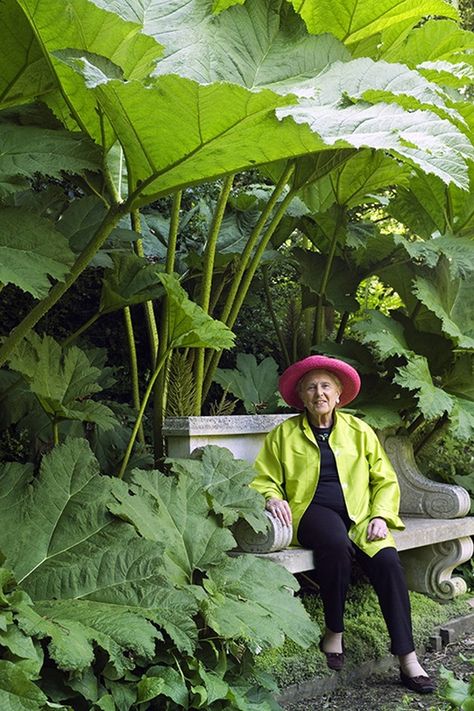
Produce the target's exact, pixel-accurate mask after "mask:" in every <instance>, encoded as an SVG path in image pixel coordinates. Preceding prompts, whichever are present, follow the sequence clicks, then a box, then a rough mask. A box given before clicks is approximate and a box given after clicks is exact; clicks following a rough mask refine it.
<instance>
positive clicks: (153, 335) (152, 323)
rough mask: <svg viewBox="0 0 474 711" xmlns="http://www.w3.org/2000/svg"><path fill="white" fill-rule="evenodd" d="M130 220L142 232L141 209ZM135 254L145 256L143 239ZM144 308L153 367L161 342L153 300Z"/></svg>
mask: <svg viewBox="0 0 474 711" xmlns="http://www.w3.org/2000/svg"><path fill="white" fill-rule="evenodd" d="M130 221H131V225H132V230H133V231H134V232H136V233H137V234H141V233H142V223H141V219H140V211H139V210H132V212H131V214H130ZM135 254H137V255H138V256H139V257H144V256H145V253H144V250H143V240H142V239H137V241H136V242H135ZM143 308H144V310H145V318H146V325H147V331H148V343H149V347H150V358H151V367H152V369H153V368H154V367H155V365H156V358H157V354H158V344H159V337H158V327H157V325H156V318H155V312H154V310H153V301H150V300H147V301H145V303H144V304H143Z"/></svg>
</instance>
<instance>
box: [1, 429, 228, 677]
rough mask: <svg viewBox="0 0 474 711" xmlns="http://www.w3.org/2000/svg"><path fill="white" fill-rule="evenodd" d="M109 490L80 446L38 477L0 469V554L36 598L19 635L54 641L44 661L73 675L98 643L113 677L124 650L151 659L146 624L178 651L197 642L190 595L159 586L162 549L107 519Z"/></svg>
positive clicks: (152, 635)
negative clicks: (1, 509) (0, 509)
mask: <svg viewBox="0 0 474 711" xmlns="http://www.w3.org/2000/svg"><path fill="white" fill-rule="evenodd" d="M115 487H120V490H121V489H122V488H123V485H122V486H121V485H120V482H118V481H117V480H116V479H111V478H109V477H106V476H101V475H100V474H99V471H98V465H97V461H96V460H95V458H94V457H93V455H92V453H91V451H90V449H89V447H88V445H87V443H86V442H85V441H84V440H70V441H69V442H68V443H67V444H65V445H61V446H58V447H56V448H55V449H54V451H53V452H52V453H51V454H50V455H48V456H47V457H45V458H44V459H43V462H42V465H41V470H40V473H39V476H38V477H37V478H35V479H32V478H31V471H30V469H29V468H24V471H21V468H20V467H19V466H15V465H4V466H3V467H2V468H1V469H0V492H1V494H2V505H3V504H4V505H5V506H6V507H7V508H6V509H5V511H8V516H7V515H6V516H5V517H4V522H5V525H4V526H2V528H1V531H0V550H2V551H3V553H4V554H5V555H6V556H7V560H8V563H9V565H10V566H11V567H12V569H13V570H14V571H15V574H16V577H17V578H18V579H19V580H20V581H21V583H22V585H23V587H24V588H25V589H26V590H27V591H28V592H29V593H30V594H31V596H32V598H34V599H35V600H36V607H35V609H34V610H32V609H31V607H30V606H22V609H21V614H20V622H21V626H22V629H24V630H25V631H28V632H29V633H30V634H32V635H35V636H39V637H49V638H51V643H50V653H51V654H52V656H53V657H54V659H56V661H57V662H58V664H59V665H60V666H63V667H67V668H69V669H71V668H74V669H79V668H84V667H85V665H86V664H88V663H89V662H90V659H91V658H92V657H93V644H94V641H95V642H97V644H99V645H100V646H101V647H102V648H103V649H105V650H107V651H108V653H109V654H110V655H111V657H113V659H114V663H115V665H116V667H117V669H122V670H124V669H125V668H126V667H127V666H129V664H128V662H127V654H128V652H127V650H129V649H130V645H132V647H133V648H134V649H135V652H136V653H137V654H144V655H145V656H148V657H150V655H152V654H153V653H154V643H153V640H154V639H157V638H158V637H159V633H158V632H157V630H156V629H155V628H154V626H153V625H152V624H150V623H154V624H155V625H158V626H160V627H162V628H163V629H165V630H166V631H167V633H168V634H169V635H170V637H171V638H172V639H173V640H174V641H175V642H176V645H177V646H178V648H179V649H181V650H186V651H187V652H189V653H191V652H192V648H193V645H194V643H195V639H196V634H197V633H196V627H195V624H194V622H193V619H192V618H193V615H194V614H195V612H196V602H195V600H194V598H193V596H192V595H191V594H190V593H189V592H188V591H182V592H180V591H176V590H173V589H172V588H171V587H170V586H169V585H168V583H167V582H166V580H165V579H164V578H163V573H164V569H163V568H162V565H161V563H162V552H163V550H162V546H160V545H159V544H158V543H156V542H153V543H151V542H150V541H146V540H144V539H141V538H139V537H138V536H137V535H136V533H135V531H134V528H133V527H132V526H130V525H129V524H127V523H125V522H122V521H120V520H118V519H116V518H114V517H113V516H112V515H111V514H110V513H108V510H107V505H108V504H113V502H114V497H113V490H114V489H115ZM229 535H230V534H229ZM79 603H80V604H79ZM65 629H66V631H65ZM68 638H69V641H68ZM72 640H74V642H72ZM87 659H89V662H88V661H87Z"/></svg>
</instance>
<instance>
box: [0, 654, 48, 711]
mask: <svg viewBox="0 0 474 711" xmlns="http://www.w3.org/2000/svg"><path fill="white" fill-rule="evenodd" d="M46 702H47V697H46V696H45V694H43V692H42V691H41V689H40V688H39V687H38V686H37V685H36V684H34V683H33V681H31V679H30V678H28V676H27V675H26V674H25V672H24V671H23V670H22V669H20V668H18V665H17V664H15V663H14V662H9V661H7V660H6V659H0V704H1V707H2V709H5V711H42V709H44V708H45V704H46Z"/></svg>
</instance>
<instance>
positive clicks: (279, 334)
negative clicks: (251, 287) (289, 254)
mask: <svg viewBox="0 0 474 711" xmlns="http://www.w3.org/2000/svg"><path fill="white" fill-rule="evenodd" d="M262 273H263V288H264V291H265V298H266V302H267V308H268V311H269V313H270V318H271V319H272V323H273V328H274V329H275V333H276V337H277V338H278V343H279V344H280V348H281V351H282V353H283V357H284V359H285V364H286V366H287V367H288V366H289V365H291V360H290V356H289V353H288V348H287V347H286V343H285V339H284V338H283V334H282V332H281V328H280V324H279V323H278V319H277V317H276V313H275V309H274V308H273V301H272V295H271V293H270V286H269V283H268V267H267V266H265V267H263V269H262Z"/></svg>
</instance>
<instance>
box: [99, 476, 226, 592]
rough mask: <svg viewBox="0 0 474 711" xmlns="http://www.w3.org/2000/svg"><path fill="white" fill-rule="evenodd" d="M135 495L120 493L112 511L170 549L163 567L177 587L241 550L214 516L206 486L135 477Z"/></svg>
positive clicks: (166, 553) (187, 482)
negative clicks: (210, 513)
mask: <svg viewBox="0 0 474 711" xmlns="http://www.w3.org/2000/svg"><path fill="white" fill-rule="evenodd" d="M132 482H133V483H132V484H131V487H130V491H131V493H132V496H130V494H129V493H128V490H127V489H126V488H125V487H124V488H123V490H122V491H115V496H116V498H117V501H118V503H117V504H112V505H110V510H111V511H112V512H113V513H114V514H115V515H117V516H121V517H122V518H123V519H124V520H126V521H130V522H131V523H133V524H134V525H135V526H136V527H137V530H138V531H139V532H140V534H141V535H142V536H144V537H145V538H147V539H149V540H152V541H157V542H161V543H162V544H164V545H166V549H165V551H164V558H163V565H164V567H165V569H166V571H167V575H168V576H169V580H171V581H172V582H173V583H175V584H177V585H186V584H189V583H191V582H192V578H193V573H194V571H195V570H202V571H203V570H206V569H207V568H208V567H209V566H210V565H217V564H219V565H220V563H221V562H222V560H223V559H224V554H225V551H227V550H230V549H231V548H233V547H234V546H235V540H234V538H233V536H232V534H231V533H230V531H227V530H225V529H223V528H221V527H220V525H219V523H218V522H217V520H216V519H213V518H212V517H209V516H208V511H209V507H208V503H207V499H206V495H205V493H204V492H203V491H202V488H201V486H200V482H199V481H197V480H195V479H192V480H191V479H190V480H186V478H185V477H183V476H182V477H180V478H179V479H178V480H177V481H176V480H175V479H174V478H172V477H166V476H165V475H164V474H161V473H160V472H157V471H153V472H135V474H134V475H133V476H132Z"/></svg>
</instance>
